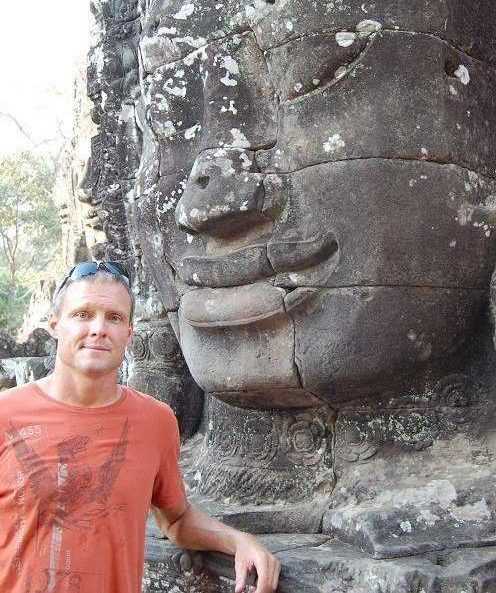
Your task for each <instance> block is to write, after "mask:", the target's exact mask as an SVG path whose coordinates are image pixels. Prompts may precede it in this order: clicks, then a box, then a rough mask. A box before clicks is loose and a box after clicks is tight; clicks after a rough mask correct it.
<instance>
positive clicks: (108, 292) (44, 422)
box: [0, 262, 280, 593]
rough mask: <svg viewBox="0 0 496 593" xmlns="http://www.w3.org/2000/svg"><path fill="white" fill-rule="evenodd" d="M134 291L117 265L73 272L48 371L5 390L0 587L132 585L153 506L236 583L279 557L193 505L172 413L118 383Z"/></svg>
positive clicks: (272, 572) (90, 591)
mask: <svg viewBox="0 0 496 593" xmlns="http://www.w3.org/2000/svg"><path fill="white" fill-rule="evenodd" d="M133 307H134V299H133V295H132V292H131V290H130V287H129V279H128V277H127V275H126V274H125V271H124V270H123V268H121V266H120V265H119V264H117V263H115V262H85V263H81V264H78V265H77V266H75V267H74V268H73V270H72V271H71V272H70V274H69V275H68V276H67V277H66V278H65V280H64V281H63V283H62V285H61V286H60V287H59V289H58V291H57V292H56V295H55V299H54V306H53V313H52V317H51V319H50V322H49V326H50V330H51V332H52V334H53V336H54V337H55V338H56V339H57V356H56V362H55V369H54V372H53V373H52V374H51V375H49V376H48V377H46V378H45V379H42V380H40V381H36V382H34V383H31V384H29V385H27V386H23V387H19V388H15V389H11V390H9V391H6V392H3V393H2V394H1V395H0V525H1V528H0V591H1V592H2V593H3V592H5V593H7V592H9V593H42V592H53V593H138V592H139V591H141V578H142V572H143V556H144V550H143V548H144V531H145V521H146V517H147V514H148V510H149V507H150V504H151V505H153V507H154V512H155V516H156V518H157V521H158V523H159V525H160V527H161V528H162V529H163V530H164V532H165V533H166V534H167V536H168V537H169V538H170V539H171V540H173V541H174V542H175V543H177V544H178V545H179V546H181V547H185V548H189V549H198V550H217V551H220V552H225V553H227V554H233V555H234V556H235V569H236V591H238V592H239V591H241V590H242V589H243V587H244V586H245V583H246V579H247V575H248V573H249V571H250V570H251V569H255V570H256V572H257V575H258V582H257V593H268V592H269V591H273V590H275V589H276V587H277V580H278V575H279V570H280V566H279V562H278V561H277V560H276V559H275V558H274V557H273V556H272V555H271V554H270V553H269V552H268V551H267V550H266V549H265V548H264V547H263V546H262V545H261V544H259V543H258V542H257V540H256V539H255V538H254V537H253V536H251V535H248V534H245V533H242V532H239V531H237V530H235V529H232V528H229V527H227V526H225V525H223V524H222V523H220V522H218V521H216V520H214V519H212V518H210V517H208V516H207V515H205V514H204V513H202V512H200V511H199V510H197V509H196V508H194V507H193V506H192V505H191V504H189V503H188V501H187V499H186V496H185V492H184V487H183V482H182V479H181V475H180V471H179V469H178V464H177V461H178V452H179V435H178V428H177V422H176V420H175V418H174V415H173V413H172V411H171V409H170V408H169V407H168V406H167V405H165V404H163V403H161V402H159V401H157V400H155V399H154V398H152V397H150V396H147V395H145V394H141V393H138V392H136V391H134V390H132V389H130V388H127V387H124V386H120V385H118V384H117V372H118V368H119V366H120V364H121V362H122V360H123V357H124V352H125V349H126V346H127V345H128V344H129V342H130V340H131V337H132V314H133Z"/></svg>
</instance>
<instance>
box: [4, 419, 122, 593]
mask: <svg viewBox="0 0 496 593" xmlns="http://www.w3.org/2000/svg"><path fill="white" fill-rule="evenodd" d="M128 431H129V425H128V420H127V419H126V420H125V422H124V424H123V426H122V430H121V433H120V437H119V439H118V441H117V442H116V443H115V444H114V445H113V447H112V449H111V450H110V452H109V454H108V455H107V458H106V459H105V460H104V461H103V463H102V464H100V465H95V466H92V465H89V464H87V463H85V461H84V459H85V458H84V454H85V453H86V452H87V450H88V447H89V446H90V445H91V441H92V439H91V438H90V437H89V436H86V435H76V436H71V437H68V438H65V439H63V440H61V441H59V442H57V443H55V447H52V449H53V448H54V449H55V451H56V454H55V459H56V460H53V461H47V460H44V459H43V458H42V456H40V454H39V453H38V452H37V451H36V449H35V446H34V445H31V444H30V443H29V442H28V440H29V435H28V434H26V430H25V429H24V428H23V427H16V426H15V425H14V424H13V423H12V422H11V423H10V425H9V427H8V430H7V431H6V433H5V435H6V437H7V440H8V442H9V443H10V446H11V448H12V450H13V452H14V454H15V458H16V460H17V463H18V465H19V471H18V474H17V476H18V477H17V481H18V484H19V485H21V486H24V487H26V488H29V489H30V490H31V493H32V494H33V495H34V496H35V498H36V499H37V506H38V521H37V523H38V526H37V532H38V533H40V531H43V532H45V533H50V542H49V548H48V550H47V552H48V554H47V556H48V566H47V567H46V568H45V570H44V571H43V572H44V574H43V578H42V581H43V583H39V582H38V583H37V586H36V588H34V589H31V587H30V586H29V588H28V591H30V592H31V591H32V593H56V591H57V590H58V587H59V586H62V585H63V590H64V592H65V591H67V592H68V593H83V589H82V588H81V587H82V585H83V581H84V588H85V589H84V590H86V588H87V587H88V586H89V584H90V583H89V581H91V580H92V578H91V577H92V575H89V574H86V575H84V574H83V573H78V572H77V571H75V570H74V569H73V568H72V561H71V558H72V556H71V551H70V549H67V548H65V547H64V545H63V544H64V534H66V535H67V534H74V532H78V533H79V534H81V537H82V538H83V539H84V540H85V539H86V536H85V532H86V533H89V532H90V530H91V529H93V528H94V526H95V523H96V521H97V520H98V519H101V518H103V517H108V516H109V515H110V514H111V513H113V512H116V511H122V510H123V506H122V505H115V504H114V505H113V504H112V503H111V494H112V490H113V487H114V484H115V482H116V480H117V478H118V476H119V472H120V470H121V468H122V466H123V464H124V462H125V461H126V450H127V446H128ZM81 458H83V459H81ZM20 491H22V489H21V490H20ZM18 547H19V548H20V547H21V546H20V545H19V546H18ZM18 560H19V563H20V558H19V559H18ZM97 576H98V575H93V577H95V578H96V577H97ZM100 576H101V575H100ZM99 580H100V579H98V581H99ZM94 586H95V587H98V584H97V583H96V582H94ZM60 590H62V589H60Z"/></svg>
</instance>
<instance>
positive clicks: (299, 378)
mask: <svg viewBox="0 0 496 593" xmlns="http://www.w3.org/2000/svg"><path fill="white" fill-rule="evenodd" d="M267 259H268V261H269V264H270V266H271V268H272V269H274V267H273V265H272V263H271V261H270V259H269V254H268V253H267ZM286 294H287V293H286ZM285 296H286V295H285ZM282 306H283V309H284V312H285V313H286V315H287V317H288V319H290V320H291V325H292V328H293V369H294V372H295V374H296V379H297V381H298V386H299V387H300V388H301V389H304V387H303V377H302V374H301V370H300V367H299V366H298V362H297V356H296V324H295V320H294V319H293V317H292V316H291V315H290V313H289V312H288V309H287V307H286V302H285V301H284V298H283V299H282ZM319 399H320V398H319Z"/></svg>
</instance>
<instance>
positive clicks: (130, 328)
mask: <svg viewBox="0 0 496 593" xmlns="http://www.w3.org/2000/svg"><path fill="white" fill-rule="evenodd" d="M133 334H134V328H133V324H132V323H130V324H129V335H128V337H127V344H126V348H127V347H128V346H129V345H130V344H131V342H132V341H133Z"/></svg>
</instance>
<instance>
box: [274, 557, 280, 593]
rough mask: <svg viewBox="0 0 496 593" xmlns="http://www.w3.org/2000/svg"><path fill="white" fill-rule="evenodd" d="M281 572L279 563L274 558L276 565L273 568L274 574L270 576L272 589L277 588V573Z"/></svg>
mask: <svg viewBox="0 0 496 593" xmlns="http://www.w3.org/2000/svg"><path fill="white" fill-rule="evenodd" d="M280 574H281V563H280V562H279V560H277V559H276V566H275V569H274V575H273V577H272V591H275V590H276V589H277V585H278V583H279V575H280Z"/></svg>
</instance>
